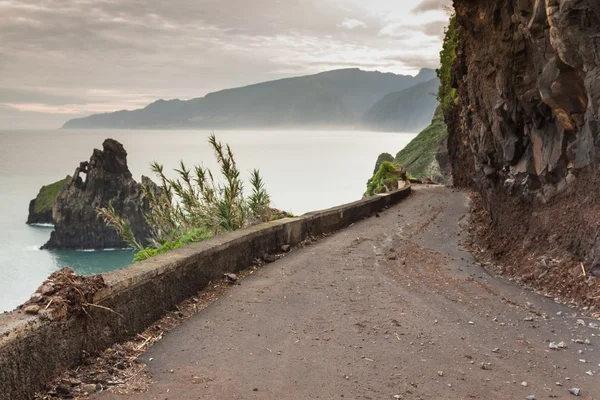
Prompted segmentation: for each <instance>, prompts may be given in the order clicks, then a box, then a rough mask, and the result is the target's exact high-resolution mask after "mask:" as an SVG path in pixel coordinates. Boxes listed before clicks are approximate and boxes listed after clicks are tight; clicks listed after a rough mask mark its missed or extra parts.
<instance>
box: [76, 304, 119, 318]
mask: <svg viewBox="0 0 600 400" xmlns="http://www.w3.org/2000/svg"><path fill="white" fill-rule="evenodd" d="M83 306H84V307H96V308H101V309H103V310H106V311H110V312H112V313H115V314H117V315H118V316H119V317H121V318H123V319H125V316H124V315H123V314H120V313H118V312H116V311H115V310H113V309H112V308H108V307H104V306H101V305H98V304H92V303H83ZM84 311H85V309H84ZM86 314H87V312H86Z"/></svg>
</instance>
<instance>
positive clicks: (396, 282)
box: [95, 187, 600, 399]
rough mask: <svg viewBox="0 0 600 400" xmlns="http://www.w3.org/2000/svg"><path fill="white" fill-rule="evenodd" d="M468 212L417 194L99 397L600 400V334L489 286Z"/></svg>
mask: <svg viewBox="0 0 600 400" xmlns="http://www.w3.org/2000/svg"><path fill="white" fill-rule="evenodd" d="M467 212H468V202H467V197H466V195H465V194H463V193H461V192H457V191H453V190H451V189H446V188H442V187H426V188H416V189H415V190H414V192H413V194H412V195H411V196H410V197H409V198H408V199H407V200H405V201H404V202H403V203H402V204H401V205H399V206H395V207H392V208H390V209H389V210H387V211H385V212H383V213H381V217H380V218H371V219H367V220H365V221H363V222H360V223H357V224H355V225H353V226H352V227H350V228H348V229H346V230H343V231H340V232H339V233H337V234H335V235H333V236H330V237H328V238H326V239H323V240H322V241H320V242H318V243H316V244H314V245H312V246H308V247H305V248H302V249H297V250H294V251H292V252H291V253H290V254H289V255H288V256H286V257H285V258H283V259H281V260H279V261H277V262H275V263H273V264H269V265H268V266H266V267H265V268H263V269H261V270H259V271H257V272H256V273H255V274H253V275H251V276H249V277H248V278H246V279H244V280H243V281H242V282H241V286H236V287H235V288H233V289H232V290H231V291H230V292H229V293H228V294H227V295H225V296H223V297H222V298H221V299H219V300H218V301H216V302H215V303H213V304H212V305H211V306H209V307H208V308H207V309H206V310H204V311H202V312H200V313H198V314H197V315H195V316H194V317H193V318H191V319H190V320H188V321H186V322H185V323H183V324H182V325H181V326H180V327H179V328H176V329H175V330H173V331H172V332H171V333H169V334H167V335H166V336H165V337H164V338H163V339H162V340H161V341H159V342H158V343H157V344H155V345H154V346H153V347H152V348H151V349H150V350H149V351H148V352H147V353H146V354H145V355H144V356H143V357H142V361H143V362H146V363H147V364H148V367H147V369H148V372H149V373H150V374H151V375H152V377H153V382H152V384H151V385H150V387H149V390H148V392H146V393H138V394H125V395H119V394H117V393H115V392H104V393H100V394H97V395H96V397H95V398H96V399H154V398H156V399H165V398H169V399H224V398H237V399H250V398H256V399H299V398H307V399H310V398H321V399H332V398H342V397H343V398H346V399H368V398H378V399H384V398H393V396H396V395H398V396H404V397H399V398H405V399H433V398H436V399H437V398H444V399H460V398H479V399H491V398H497V399H521V398H522V399H525V398H526V397H527V396H530V395H535V396H536V397H537V398H538V399H543V398H548V397H549V396H550V397H556V398H570V397H571V395H570V394H569V392H568V389H569V388H571V387H578V388H581V390H582V396H581V398H584V399H599V398H600V395H599V394H600V382H599V381H598V379H597V376H589V375H587V374H586V372H587V371H591V373H592V374H594V371H597V370H598V369H600V368H599V367H598V365H599V363H600V353H599V352H598V350H597V347H596V346H598V345H600V337H599V334H600V331H599V330H598V329H592V328H588V327H583V326H580V325H578V323H577V320H578V319H579V318H580V317H577V318H575V317H574V315H573V311H572V310H569V309H567V308H564V307H562V306H559V305H556V304H555V303H554V302H553V301H551V300H547V299H545V298H543V297H539V296H537V295H534V294H532V293H530V292H525V291H522V290H521V289H519V288H516V287H513V286H509V285H507V284H504V283H502V282H500V281H497V280H495V279H494V278H491V277H489V276H488V275H486V274H485V272H484V271H483V270H482V269H481V268H480V267H479V266H477V265H476V264H475V262H474V259H473V258H472V256H471V255H470V254H469V253H467V252H465V251H463V250H461V249H460V246H459V238H460V229H459V223H460V224H462V222H461V221H464V216H465V215H466V213H467ZM557 312H562V314H561V315H560V316H559V315H557ZM582 320H583V321H591V320H589V319H586V318H582ZM575 339H581V340H586V339H588V340H590V344H585V343H583V344H577V343H574V342H572V340H575ZM550 341H554V342H556V343H559V342H560V341H564V342H565V343H566V344H567V348H566V349H563V350H560V351H555V350H549V348H548V344H549V342H550ZM579 351H581V352H582V353H581V354H580V353H579ZM580 359H583V360H585V361H586V362H585V363H584V362H581V361H580ZM523 382H527V383H526V386H525V385H524V384H522V383H523ZM557 382H558V383H560V384H561V385H562V386H557Z"/></svg>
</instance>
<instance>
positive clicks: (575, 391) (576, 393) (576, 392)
mask: <svg viewBox="0 0 600 400" xmlns="http://www.w3.org/2000/svg"><path fill="white" fill-rule="evenodd" d="M569 393H571V394H572V395H573V396H580V395H581V389H579V388H571V389H569Z"/></svg>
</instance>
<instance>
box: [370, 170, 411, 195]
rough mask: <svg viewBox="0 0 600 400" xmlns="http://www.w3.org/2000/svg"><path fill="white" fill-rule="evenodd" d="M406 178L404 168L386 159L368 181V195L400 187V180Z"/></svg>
mask: <svg viewBox="0 0 600 400" xmlns="http://www.w3.org/2000/svg"><path fill="white" fill-rule="evenodd" d="M405 179H406V173H405V172H404V170H403V169H402V168H401V167H400V166H398V165H397V164H395V163H392V162H389V161H384V162H382V163H381V165H380V166H379V169H378V170H377V172H376V173H375V174H374V175H373V177H372V178H371V179H369V181H368V182H367V191H366V193H365V196H366V197H369V196H375V195H376V194H380V193H386V192H389V191H392V190H396V189H398V182H399V181H403V180H405Z"/></svg>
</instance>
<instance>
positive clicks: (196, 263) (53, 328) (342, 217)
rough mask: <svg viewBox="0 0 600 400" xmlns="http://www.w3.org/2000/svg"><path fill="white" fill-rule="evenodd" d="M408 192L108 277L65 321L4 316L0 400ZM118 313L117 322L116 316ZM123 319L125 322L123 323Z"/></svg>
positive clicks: (250, 232) (18, 398) (230, 237)
mask: <svg viewBox="0 0 600 400" xmlns="http://www.w3.org/2000/svg"><path fill="white" fill-rule="evenodd" d="M410 191H411V188H410V186H408V187H406V188H403V189H401V190H398V191H395V192H392V193H388V194H384V195H379V196H375V197H371V198H368V199H363V200H359V201H357V202H354V203H350V204H345V205H342V206H339V207H334V208H331V209H328V210H324V211H317V212H312V213H308V214H305V215H303V216H301V217H298V218H286V219H283V220H279V221H273V222H269V223H265V224H261V225H257V226H254V227H251V228H247V229H243V230H240V231H236V232H231V233H228V234H225V235H221V236H218V237H215V238H213V239H210V240H207V241H204V242H201V243H198V244H195V245H190V246H186V247H184V248H181V249H178V250H175V251H172V252H169V253H166V254H162V255H160V256H157V257H154V258H152V259H150V260H147V261H143V262H140V263H137V264H134V265H131V266H129V267H127V268H125V269H122V270H118V271H113V272H109V273H105V274H104V275H103V276H104V280H105V282H106V284H107V287H106V288H104V289H102V290H100V291H98V292H97V293H96V294H95V296H94V303H95V304H98V305H101V306H103V307H107V308H110V309H112V310H114V311H115V312H116V313H115V312H110V311H107V310H105V309H101V308H97V307H93V308H91V309H90V310H89V311H88V312H89V316H87V315H85V314H83V313H82V314H81V315H78V316H75V317H72V318H70V319H68V320H66V321H43V320H42V319H40V317H39V316H29V315H25V314H24V313H22V312H21V311H12V312H10V313H5V314H2V315H0V400H29V399H31V398H33V395H34V393H35V392H36V391H38V390H41V389H42V388H43V386H44V384H45V383H46V382H49V381H50V380H51V379H52V378H53V377H54V376H56V375H57V374H58V373H60V372H61V371H63V370H65V369H67V368H70V367H72V366H74V365H76V364H77V363H78V362H80V361H81V360H82V358H83V357H84V356H85V355H86V354H93V353H96V352H99V351H102V350H104V349H105V348H107V347H109V346H111V345H112V344H114V343H115V342H120V341H124V340H126V339H128V338H130V337H132V336H133V335H135V334H136V333H139V332H142V331H143V330H145V329H146V328H147V327H148V326H149V325H150V324H152V323H153V322H154V321H156V320H158V319H159V318H160V317H161V316H162V315H164V313H165V312H167V311H169V310H173V309H174V308H175V306H176V305H177V304H179V303H180V302H181V301H183V300H185V299H186V298H188V297H190V296H192V295H194V294H195V293H197V292H198V291H199V290H201V289H202V288H204V287H205V286H206V285H207V284H208V282H209V281H215V280H218V279H222V276H223V273H226V272H237V271H240V270H243V269H245V268H248V267H249V266H250V265H251V264H252V262H253V260H254V259H256V258H259V257H261V256H262V255H264V254H269V253H274V252H278V251H279V249H280V248H281V246H282V245H284V244H289V245H291V246H295V245H297V244H299V243H300V242H301V241H302V240H304V239H306V238H307V237H309V236H311V235H313V236H317V235H321V234H326V233H331V232H334V231H337V230H339V229H342V228H345V227H347V226H348V225H350V224H352V223H354V222H357V221H359V220H361V219H363V218H366V217H368V216H370V215H372V214H374V213H376V212H379V211H380V210H382V209H383V208H384V207H386V206H389V205H393V204H396V203H398V202H400V201H401V200H402V199H404V198H406V197H407V196H408V195H409V194H410ZM117 313H118V314H117ZM119 314H120V315H119Z"/></svg>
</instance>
